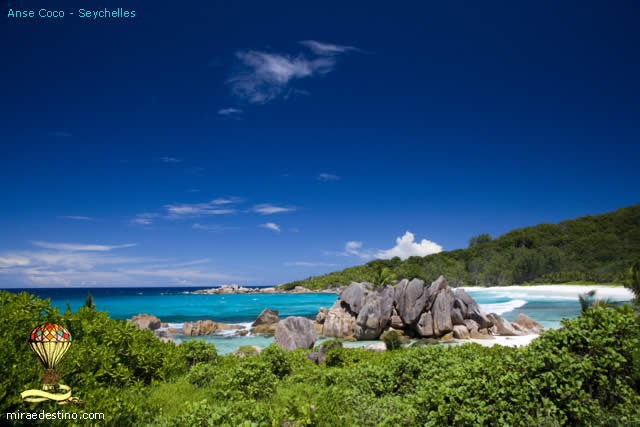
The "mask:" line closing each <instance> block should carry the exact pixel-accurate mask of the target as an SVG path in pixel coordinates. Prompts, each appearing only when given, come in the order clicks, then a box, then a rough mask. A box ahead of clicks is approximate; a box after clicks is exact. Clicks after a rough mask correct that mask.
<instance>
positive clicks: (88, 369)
mask: <svg viewBox="0 0 640 427" xmlns="http://www.w3.org/2000/svg"><path fill="white" fill-rule="evenodd" d="M45 321H53V322H57V323H60V324H62V325H64V326H66V327H67V328H68V329H69V330H70V331H71V333H72V334H73V338H74V343H73V345H72V346H71V348H70V350H69V352H68V354H67V355H66V357H65V359H64V361H63V363H62V364H61V366H60V371H61V374H62V377H63V382H64V383H65V384H67V385H69V386H71V387H72V388H73V394H74V396H77V397H80V398H81V399H82V400H83V401H84V403H83V404H82V405H68V406H66V407H64V408H60V407H58V406H56V405H55V404H52V403H49V402H44V403H41V404H32V405H31V406H27V407H25V406H24V404H23V403H22V401H21V399H20V396H19V393H20V392H21V391H23V390H25V389H27V388H39V387H40V385H41V373H42V372H41V368H40V367H39V365H38V364H37V362H36V358H35V357H34V355H33V354H32V353H31V351H30V350H29V348H28V346H27V340H26V338H27V336H28V334H29V333H30V331H31V329H32V328H33V327H35V326H37V325H39V324H41V323H43V322H45ZM0 322H1V324H2V325H3V327H2V328H1V329H0V372H2V374H3V375H2V376H1V378H0V412H1V413H3V414H4V413H7V412H13V411H22V412H25V411H28V410H34V411H41V410H45V411H51V412H55V411H56V410H58V409H64V410H66V411H85V412H103V413H104V414H105V416H106V424H107V425H158V426H183V425H198V426H237V425H240V426H271V425H318V426H320V425H322V426H326V425H343V426H352V425H376V424H377V425H425V424H427V425H475V424H488V425H630V424H633V423H638V422H640V394H639V392H640V326H639V324H638V319H637V318H636V317H635V316H634V315H633V313H632V311H631V309H630V307H629V306H624V307H621V308H615V309H605V308H603V307H600V306H596V307H592V308H589V309H587V310H586V311H585V312H584V313H583V314H582V315H581V316H580V317H578V318H576V319H573V320H565V321H563V323H562V325H563V328H561V329H558V330H549V331H546V332H544V333H543V334H542V335H541V337H540V338H539V339H537V340H535V341H534V342H533V343H532V344H530V345H529V346H527V347H524V348H504V347H500V346H495V347H491V348H489V347H482V346H480V345H477V344H465V345H461V346H454V347H446V346H441V345H426V346H423V347H420V348H418V347H413V348H403V349H398V350H395V351H386V352H383V353H375V352H371V351H367V350H364V349H355V348H354V349H349V348H342V347H334V348H330V349H329V350H328V351H327V358H326V362H325V363H324V364H321V365H316V364H314V363H312V362H310V361H309V360H307V359H306V357H305V351H304V350H296V351H293V352H288V351H285V350H283V349H281V348H279V347H277V346H275V345H272V346H270V347H267V348H266V349H264V350H263V351H262V353H261V354H260V355H259V356H246V357H243V358H239V357H236V356H233V355H224V356H220V355H218V354H217V352H216V351H215V348H214V347H213V346H211V345H209V344H206V343H204V342H201V341H197V340H193V341H189V342H187V343H185V344H183V345H180V346H176V345H174V344H173V343H163V342H161V341H160V340H158V339H156V338H155V337H154V336H153V334H152V333H151V332H150V331H141V330H139V329H137V328H135V327H133V326H131V325H130V324H128V323H127V322H125V321H117V320H113V319H110V318H109V317H108V316H107V315H106V314H105V313H102V312H98V311H95V310H91V309H88V308H81V309H80V310H79V311H78V312H77V313H72V312H70V311H66V312H65V313H63V314H60V313H58V312H57V310H56V309H52V308H51V307H50V306H49V304H48V301H43V300H40V299H37V298H35V297H33V296H31V295H29V294H27V293H22V294H19V295H15V294H11V293H8V292H1V293H0ZM45 422H46V423H47V425H50V424H54V425H56V423H58V425H60V424H61V422H59V421H57V422H56V421H51V420H49V421H44V420H43V421H40V423H42V424H44V423H45Z"/></svg>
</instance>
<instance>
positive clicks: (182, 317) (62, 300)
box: [11, 288, 580, 354]
mask: <svg viewBox="0 0 640 427" xmlns="http://www.w3.org/2000/svg"><path fill="white" fill-rule="evenodd" d="M196 289H198V288H94V289H90V292H91V294H92V296H93V300H94V303H95V305H96V309H98V310H102V311H106V312H107V313H109V315H110V316H111V317H113V318H116V319H129V318H131V317H132V316H135V315H136V314H139V313H147V314H153V315H155V316H157V317H159V318H160V319H161V320H162V321H163V322H167V323H169V326H173V327H176V328H179V327H180V326H181V323H183V322H187V321H194V320H204V319H211V320H215V321H218V322H225V323H234V324H244V325H245V326H248V325H249V324H250V323H251V322H253V321H254V320H255V319H256V317H257V316H258V315H259V314H260V312H261V311H262V310H263V309H265V308H271V309H274V310H278V311H279V313H280V317H281V318H284V317H288V316H303V317H308V318H315V316H316V314H317V313H318V309H319V308H320V307H327V308H328V307H331V305H332V304H333V303H334V301H335V300H336V298H337V297H336V295H335V294H315V293H314V294H241V295H206V294H194V293H193V291H194V290H196ZM558 289H560V288H558ZM11 291H12V292H15V291H16V290H11ZM28 291H29V292H31V293H34V294H36V295H38V296H40V297H42V298H50V299H51V304H52V305H54V306H57V307H58V308H59V310H60V311H63V310H64V309H65V306H66V303H67V302H69V305H70V307H71V309H72V310H77V309H78V308H79V307H81V306H82V305H83V304H84V301H85V298H86V296H87V292H88V291H89V290H88V289H28ZM469 293H470V295H471V296H472V297H473V298H474V299H475V300H476V301H477V302H478V304H480V306H481V308H482V310H483V311H485V312H487V313H497V314H500V315H502V316H504V317H505V318H506V319H507V320H509V321H513V320H515V318H516V317H517V316H518V314H520V313H524V314H526V315H527V316H529V317H531V318H532V319H534V320H536V321H538V322H540V323H541V324H542V325H543V326H544V327H546V328H557V327H559V325H560V321H561V320H562V319H563V318H572V317H576V316H577V315H579V314H580V305H579V303H578V297H577V294H576V295H566V294H563V295H558V294H553V293H547V294H541V293H540V292H535V291H533V290H526V289H525V290H523V289H522V288H520V289H517V290H508V289H500V290H498V291H496V290H495V289H494V290H484V289H473V290H472V291H469ZM176 338H177V339H201V340H203V341H207V342H211V343H213V344H215V345H216V347H217V348H218V351H219V352H220V353H222V354H224V353H228V352H231V351H233V350H235V349H236V348H238V347H240V346H242V345H257V346H259V347H266V346H268V345H269V344H271V343H272V342H273V338H267V337H261V336H246V337H229V336H207V337H199V338H184V337H181V336H179V335H176ZM368 343H369V342H358V343H349V344H348V345H349V346H363V345H366V344H368Z"/></svg>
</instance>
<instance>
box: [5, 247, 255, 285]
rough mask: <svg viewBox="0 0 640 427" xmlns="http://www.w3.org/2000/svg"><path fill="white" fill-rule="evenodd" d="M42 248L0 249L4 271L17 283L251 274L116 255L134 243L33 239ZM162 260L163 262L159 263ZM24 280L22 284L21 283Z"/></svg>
mask: <svg viewBox="0 0 640 427" xmlns="http://www.w3.org/2000/svg"><path fill="white" fill-rule="evenodd" d="M34 244H35V245H36V246H38V248H40V249H35V250H27V251H21V252H13V253H11V252H9V253H1V254H0V275H3V276H6V277H11V279H10V280H11V283H16V285H15V286H22V285H24V284H26V285H31V286H33V285H35V286H91V285H102V286H104V285H151V284H155V283H157V281H158V280H159V279H161V280H162V281H163V282H164V283H175V284H178V285H186V284H195V285H204V284H207V285H209V284H211V282H212V281H219V280H233V281H237V280H252V278H250V277H244V276H242V275H240V276H238V275H235V274H230V273H224V272H218V271H211V270H210V269H208V268H207V265H208V264H209V263H210V260H208V259H196V260H190V261H183V262H177V263H176V262H173V263H171V262H167V260H162V259H154V258H145V257H131V256H117V255H112V254H111V251H112V250H117V249H121V248H126V247H130V246H131V245H130V244H128V245H104V244H96V245H84V244H69V243H65V244H57V243H47V242H41V241H38V242H34ZM159 263H161V264H159ZM18 283H19V285H18Z"/></svg>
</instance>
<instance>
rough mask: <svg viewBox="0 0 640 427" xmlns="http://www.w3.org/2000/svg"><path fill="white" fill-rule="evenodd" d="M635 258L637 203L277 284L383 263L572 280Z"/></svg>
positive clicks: (327, 278)
mask: <svg viewBox="0 0 640 427" xmlns="http://www.w3.org/2000/svg"><path fill="white" fill-rule="evenodd" d="M638 258H640V204H637V205H634V206H630V207H627V208H620V209H618V210H616V211H615V212H610V213H606V214H602V215H593V216H585V217H581V218H577V219H572V220H567V221H562V222H560V223H559V224H539V225H536V226H534V227H525V228H520V229H516V230H513V231H510V232H508V233H506V234H504V235H502V236H499V237H497V238H495V239H492V238H491V237H490V236H489V235H488V234H481V235H479V236H475V237H472V238H471V239H470V241H469V248H467V249H458V250H455V251H448V252H441V253H438V254H434V255H428V256H426V257H410V258H408V259H406V260H404V261H402V260H401V259H400V258H397V257H396V258H393V259H390V260H375V261H371V262H369V263H367V264H365V265H361V266H357V267H351V268H346V269H344V270H342V271H338V272H333V273H329V274H325V275H323V276H316V277H310V278H308V279H305V280H298V281H295V282H290V283H286V284H284V285H281V286H280V287H281V288H284V289H291V288H293V287H295V286H304V287H306V288H309V289H321V288H328V287H332V286H340V285H347V284H349V283H350V282H351V281H363V280H367V281H373V280H374V278H375V276H376V274H377V273H379V272H380V271H381V270H382V269H383V268H389V269H390V270H391V272H392V273H393V274H394V276H395V277H396V278H414V277H417V278H420V279H423V280H425V281H432V280H435V279H436V278H437V277H438V276H439V275H440V274H444V275H445V277H447V279H448V280H449V281H450V283H452V284H453V285H461V284H466V285H494V286H496V285H497V286H507V285H514V284H521V283H566V282H574V281H589V282H600V283H605V282H621V281H622V279H623V277H624V275H625V274H626V271H627V270H628V268H629V267H630V266H631V264H632V263H633V261H634V260H636V259H638Z"/></svg>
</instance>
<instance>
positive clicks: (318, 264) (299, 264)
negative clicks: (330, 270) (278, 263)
mask: <svg viewBox="0 0 640 427" xmlns="http://www.w3.org/2000/svg"><path fill="white" fill-rule="evenodd" d="M284 265H290V266H294V267H338V266H339V265H340V264H329V263H326V262H307V261H294V262H285V263H284Z"/></svg>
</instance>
